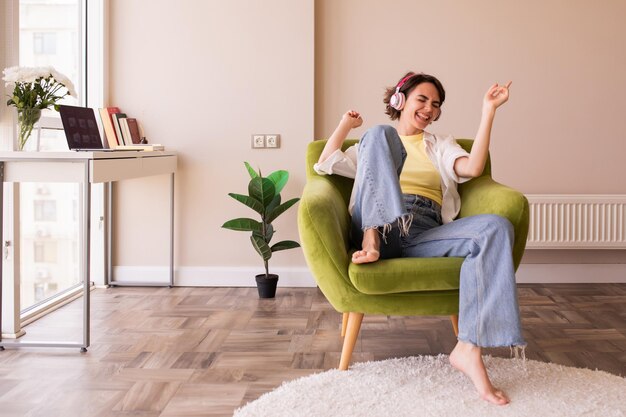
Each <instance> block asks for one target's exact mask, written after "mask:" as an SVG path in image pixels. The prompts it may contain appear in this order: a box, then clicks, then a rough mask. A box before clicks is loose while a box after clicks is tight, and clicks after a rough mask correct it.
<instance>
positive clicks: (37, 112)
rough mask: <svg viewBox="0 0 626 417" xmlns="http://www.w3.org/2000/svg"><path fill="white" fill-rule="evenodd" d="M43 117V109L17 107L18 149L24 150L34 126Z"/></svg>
mask: <svg viewBox="0 0 626 417" xmlns="http://www.w3.org/2000/svg"><path fill="white" fill-rule="evenodd" d="M40 118H41V109H34V108H30V107H27V108H23V109H17V149H18V150H20V151H23V150H24V146H25V145H26V142H28V139H29V138H30V136H31V134H32V133H33V127H35V124H36V123H37V122H38V121H39V119H40Z"/></svg>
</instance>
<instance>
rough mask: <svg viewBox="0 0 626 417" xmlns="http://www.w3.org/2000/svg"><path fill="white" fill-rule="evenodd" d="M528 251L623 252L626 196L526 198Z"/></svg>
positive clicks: (528, 196)
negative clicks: (617, 250)
mask: <svg viewBox="0 0 626 417" xmlns="http://www.w3.org/2000/svg"><path fill="white" fill-rule="evenodd" d="M526 197H527V198H528V203H529V205H530V228H529V230H528V242H527V244H526V247H527V248H530V249H626V195H536V194H534V195H526Z"/></svg>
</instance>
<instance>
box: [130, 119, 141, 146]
mask: <svg viewBox="0 0 626 417" xmlns="http://www.w3.org/2000/svg"><path fill="white" fill-rule="evenodd" d="M126 123H128V130H129V132H130V137H131V141H132V144H133V145H138V144H139V143H140V142H141V133H140V129H139V123H138V122H137V119H135V118H134V117H128V118H127V119H126Z"/></svg>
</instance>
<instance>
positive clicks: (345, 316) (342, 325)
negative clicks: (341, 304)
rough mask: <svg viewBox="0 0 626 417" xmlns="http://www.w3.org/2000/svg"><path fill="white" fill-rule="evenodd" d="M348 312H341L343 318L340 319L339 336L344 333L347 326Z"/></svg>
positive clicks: (342, 335)
mask: <svg viewBox="0 0 626 417" xmlns="http://www.w3.org/2000/svg"><path fill="white" fill-rule="evenodd" d="M349 315H350V313H343V319H342V321H341V337H344V336H345V335H346V329H347V328H348V316H349Z"/></svg>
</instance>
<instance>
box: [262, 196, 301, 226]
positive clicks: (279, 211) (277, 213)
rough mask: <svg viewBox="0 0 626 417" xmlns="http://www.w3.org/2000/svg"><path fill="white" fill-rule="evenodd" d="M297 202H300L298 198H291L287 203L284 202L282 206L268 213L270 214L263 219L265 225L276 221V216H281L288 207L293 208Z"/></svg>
mask: <svg viewBox="0 0 626 417" xmlns="http://www.w3.org/2000/svg"><path fill="white" fill-rule="evenodd" d="M298 201H300V199H299V198H292V199H291V200H289V201H285V202H284V203H283V204H281V205H280V206H278V207H276V208H275V209H274V210H272V211H271V212H270V214H269V215H268V216H267V217H266V218H265V222H266V223H271V222H273V221H274V220H276V218H277V217H278V216H280V215H281V214H283V213H284V212H285V211H286V210H287V209H288V208H289V207H291V206H293V205H294V204H296V203H297V202H298Z"/></svg>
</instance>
